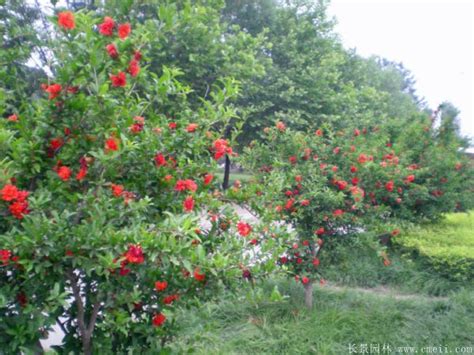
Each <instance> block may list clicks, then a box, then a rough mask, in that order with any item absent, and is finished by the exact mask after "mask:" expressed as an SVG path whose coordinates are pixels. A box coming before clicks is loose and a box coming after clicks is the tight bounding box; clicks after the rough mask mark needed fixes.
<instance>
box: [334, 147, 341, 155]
mask: <svg viewBox="0 0 474 355" xmlns="http://www.w3.org/2000/svg"><path fill="white" fill-rule="evenodd" d="M340 151H341V148H339V147H336V148H334V149H333V150H332V152H333V153H334V154H339V152H340Z"/></svg>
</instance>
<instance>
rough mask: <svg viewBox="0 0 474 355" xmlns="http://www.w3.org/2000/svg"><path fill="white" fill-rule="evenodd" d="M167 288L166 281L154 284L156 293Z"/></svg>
mask: <svg viewBox="0 0 474 355" xmlns="http://www.w3.org/2000/svg"><path fill="white" fill-rule="evenodd" d="M167 287H168V282H166V281H156V282H155V290H157V291H158V292H161V291H164V290H166V288H167Z"/></svg>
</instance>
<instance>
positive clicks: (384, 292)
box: [320, 283, 449, 302]
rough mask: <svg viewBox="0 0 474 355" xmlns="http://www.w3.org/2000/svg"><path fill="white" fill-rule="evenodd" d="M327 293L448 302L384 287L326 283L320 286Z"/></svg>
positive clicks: (398, 299)
mask: <svg viewBox="0 0 474 355" xmlns="http://www.w3.org/2000/svg"><path fill="white" fill-rule="evenodd" d="M320 287H321V288H324V289H326V290H328V291H334V292H357V293H362V294H369V295H374V296H380V297H390V298H393V299H395V300H397V301H406V300H409V301H413V300H415V301H427V302H439V301H442V302H446V301H449V297H439V296H428V295H420V294H416V293H414V294H410V293H400V291H398V290H396V289H393V288H389V287H385V286H377V287H374V288H362V287H349V286H340V285H337V284H331V283H327V284H326V285H324V286H320Z"/></svg>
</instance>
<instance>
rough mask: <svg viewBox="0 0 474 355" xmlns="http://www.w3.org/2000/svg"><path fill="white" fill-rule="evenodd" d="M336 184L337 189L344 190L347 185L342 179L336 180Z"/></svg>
mask: <svg viewBox="0 0 474 355" xmlns="http://www.w3.org/2000/svg"><path fill="white" fill-rule="evenodd" d="M336 186H337V188H338V189H339V190H341V191H342V190H345V189H346V187H347V182H346V181H344V180H339V181H336Z"/></svg>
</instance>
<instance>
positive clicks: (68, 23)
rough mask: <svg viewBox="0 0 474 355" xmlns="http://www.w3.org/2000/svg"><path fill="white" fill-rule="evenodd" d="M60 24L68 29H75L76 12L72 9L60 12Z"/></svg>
mask: <svg viewBox="0 0 474 355" xmlns="http://www.w3.org/2000/svg"><path fill="white" fill-rule="evenodd" d="M58 25H59V26H60V27H62V28H64V29H66V30H73V29H74V28H75V27H76V22H75V21H74V14H73V13H72V12H71V11H63V12H60V13H59V14H58Z"/></svg>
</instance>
